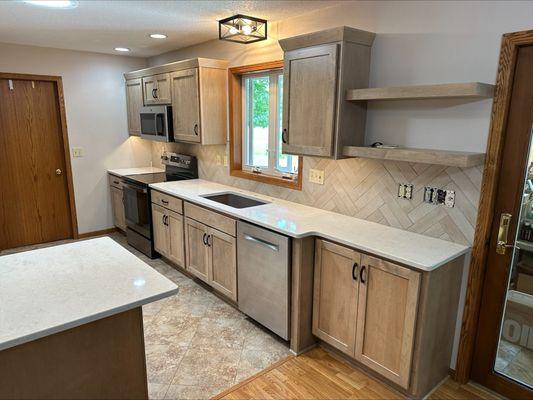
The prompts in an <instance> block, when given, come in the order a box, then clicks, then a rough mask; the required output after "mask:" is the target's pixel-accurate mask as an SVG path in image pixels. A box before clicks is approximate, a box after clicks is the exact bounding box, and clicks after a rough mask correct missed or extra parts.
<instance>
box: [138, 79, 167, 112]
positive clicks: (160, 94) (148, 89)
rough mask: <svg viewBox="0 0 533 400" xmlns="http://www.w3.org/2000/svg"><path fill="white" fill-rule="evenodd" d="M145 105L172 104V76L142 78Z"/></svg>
mask: <svg viewBox="0 0 533 400" xmlns="http://www.w3.org/2000/svg"><path fill="white" fill-rule="evenodd" d="M142 82H143V94H144V104H145V105H150V104H170V74H159V75H152V76H147V77H144V78H142Z"/></svg>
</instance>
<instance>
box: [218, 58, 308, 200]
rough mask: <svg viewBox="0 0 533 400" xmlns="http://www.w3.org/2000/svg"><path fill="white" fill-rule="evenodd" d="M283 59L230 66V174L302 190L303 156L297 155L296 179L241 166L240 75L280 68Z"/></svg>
mask: <svg viewBox="0 0 533 400" xmlns="http://www.w3.org/2000/svg"><path fill="white" fill-rule="evenodd" d="M282 68H283V61H282V60H279V61H269V62H265V63H260V64H253V65H245V66H241V67H235V68H230V69H229V71H228V90H229V128H230V135H229V140H230V146H229V158H230V162H229V165H230V175H231V176H235V177H238V178H244V179H251V180H253V181H256V182H262V183H267V184H269V185H276V186H282V187H285V188H288V189H294V190H302V169H303V157H301V156H298V177H297V179H296V180H288V179H283V178H281V177H277V176H271V175H261V174H255V173H253V172H250V171H245V170H243V168H242V79H241V77H242V75H243V74H246V73H250V72H258V71H264V70H272V69H282Z"/></svg>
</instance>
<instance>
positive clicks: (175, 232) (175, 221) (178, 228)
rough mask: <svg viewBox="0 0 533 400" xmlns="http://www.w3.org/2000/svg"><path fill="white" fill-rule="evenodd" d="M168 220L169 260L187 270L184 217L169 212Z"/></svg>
mask: <svg viewBox="0 0 533 400" xmlns="http://www.w3.org/2000/svg"><path fill="white" fill-rule="evenodd" d="M167 213H168V218H167V224H168V258H169V260H171V261H173V262H175V263H176V264H178V265H179V266H180V267H184V268H185V240H184V233H183V229H184V227H183V215H180V214H178V213H176V212H173V211H167Z"/></svg>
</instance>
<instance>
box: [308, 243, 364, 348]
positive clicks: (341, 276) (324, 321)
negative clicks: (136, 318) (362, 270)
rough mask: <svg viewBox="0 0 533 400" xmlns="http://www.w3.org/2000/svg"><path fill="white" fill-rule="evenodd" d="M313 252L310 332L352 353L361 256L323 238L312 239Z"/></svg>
mask: <svg viewBox="0 0 533 400" xmlns="http://www.w3.org/2000/svg"><path fill="white" fill-rule="evenodd" d="M315 252H316V254H315V277H314V280H315V282H314V293H313V334H314V335H315V336H317V337H319V338H320V339H322V340H324V341H325V342H327V343H329V344H331V345H332V346H334V347H336V348H337V349H339V350H341V351H343V352H344V353H346V354H349V355H351V356H353V355H354V349H355V328H356V320H357V300H358V296H357V293H358V288H359V286H358V282H357V271H358V268H359V264H360V258H361V256H360V254H359V253H357V252H355V251H354V250H351V249H349V248H346V247H343V246H339V245H336V244H333V243H330V242H326V241H323V240H317V241H316V245H315Z"/></svg>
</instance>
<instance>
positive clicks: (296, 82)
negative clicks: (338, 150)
mask: <svg viewBox="0 0 533 400" xmlns="http://www.w3.org/2000/svg"><path fill="white" fill-rule="evenodd" d="M337 48H338V45H337V44H328V45H322V46H314V47H309V48H304V49H298V50H292V51H288V52H286V53H285V57H284V58H285V66H284V72H283V86H284V87H283V142H284V143H283V144H282V150H283V153H289V154H299V155H309V156H325V157H330V156H332V155H333V149H334V147H333V146H334V137H335V113H336V102H337V64H338V62H337V52H338V51H337Z"/></svg>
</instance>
